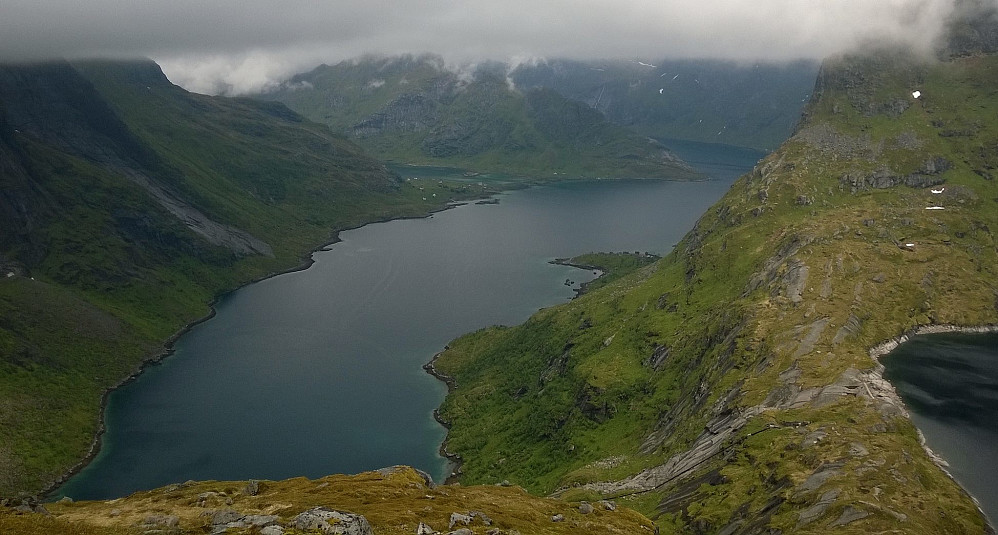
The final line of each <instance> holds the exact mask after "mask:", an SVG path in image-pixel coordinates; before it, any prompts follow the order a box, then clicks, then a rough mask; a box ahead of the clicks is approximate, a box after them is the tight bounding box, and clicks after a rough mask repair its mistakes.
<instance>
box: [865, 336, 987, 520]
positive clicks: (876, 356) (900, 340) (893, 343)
mask: <svg viewBox="0 0 998 535" xmlns="http://www.w3.org/2000/svg"><path fill="white" fill-rule="evenodd" d="M943 333H960V334H988V333H998V325H978V326H971V327H964V326H959V325H949V324H944V325H935V324H930V325H918V326H916V327H914V328H912V329H909V330H907V331H905V332H904V333H902V334H901V335H899V336H897V337H894V338H891V339H890V340H887V341H885V342H881V343H879V344H877V345H875V346H873V347H872V348H871V349H870V358H872V359H873V360H874V362H876V363H877V364H876V366H877V367H876V370H875V373H876V374H877V375H878V376H879V377H880V378H881V379H883V372H884V365H883V364H881V362H880V358H881V357H883V356H885V355H887V354H889V353H890V352H891V351H894V350H895V349H897V347H898V346H900V345H901V344H904V343H905V342H907V341H909V340H910V339H911V338H912V337H913V336H918V335H922V334H943ZM883 382H884V383H886V384H888V385H890V389H891V395H892V396H893V398H894V401H895V402H896V403H897V404H898V406H899V407H904V408H905V411H906V412H905V417H906V418H908V419H909V420H910V419H911V416H910V415H909V411H908V409H907V407H906V406H905V404H904V400H902V399H901V396H900V395H898V393H897V391H896V390H895V389H894V385H892V384H890V381H888V380H886V379H883ZM912 425H914V423H912ZM915 430H916V431H918V442H919V443H920V444H921V445H922V449H923V450H925V454H926V455H928V456H929V459H931V460H932V462H933V464H935V465H936V466H937V467H938V468H939V469H940V470H942V471H943V473H944V474H946V476H947V477H949V478H950V479H951V480H953V482H954V483H956V484H957V486H958V487H960V488H961V489H963V492H965V493H966V494H967V496H969V497H970V499H971V501H973V502H974V505H976V506H977V510H978V511H979V512H980V513H981V516H982V517H984V519H985V521H986V522H989V526H988V527H990V528H991V533H994V532H995V529H994V526H993V525H990V522H992V520H991V519H990V518H988V515H987V514H985V513H984V509H982V508H981V503H980V502H979V501H978V500H977V498H976V497H974V495H973V494H971V493H970V491H969V490H967V488H966V487H964V486H963V484H961V483H960V481H959V480H958V479H957V478H956V477H954V476H953V473H952V472H950V470H949V463H948V462H946V460H945V459H944V458H943V457H942V456H941V455H939V454H938V453H936V452H935V451H933V450H932V448H930V447H929V445H928V443H926V441H925V435H924V434H923V433H922V430H921V429H919V428H918V426H915Z"/></svg>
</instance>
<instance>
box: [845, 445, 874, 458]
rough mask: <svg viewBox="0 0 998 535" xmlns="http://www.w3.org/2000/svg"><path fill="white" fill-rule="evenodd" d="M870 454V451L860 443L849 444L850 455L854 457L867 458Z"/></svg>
mask: <svg viewBox="0 0 998 535" xmlns="http://www.w3.org/2000/svg"><path fill="white" fill-rule="evenodd" d="M869 454H870V450H868V449H866V447H865V446H863V445H862V444H860V443H859V442H853V443H851V444H849V455H852V456H853V457H866V456H867V455H869Z"/></svg>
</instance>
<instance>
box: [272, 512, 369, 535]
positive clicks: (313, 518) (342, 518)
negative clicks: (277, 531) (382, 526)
mask: <svg viewBox="0 0 998 535" xmlns="http://www.w3.org/2000/svg"><path fill="white" fill-rule="evenodd" d="M291 525H292V526H293V527H294V528H295V529H300V530H310V529H311V530H318V531H319V532H320V533H325V534H331V535H373V533H374V532H373V531H372V530H371V524H370V523H369V522H368V521H367V519H366V518H364V517H363V516H362V515H355V514H352V513H344V512H340V511H334V510H332V509H329V508H326V507H313V508H311V509H309V510H308V511H305V512H302V513H300V514H298V515H297V516H295V517H294V518H293V519H292V520H291Z"/></svg>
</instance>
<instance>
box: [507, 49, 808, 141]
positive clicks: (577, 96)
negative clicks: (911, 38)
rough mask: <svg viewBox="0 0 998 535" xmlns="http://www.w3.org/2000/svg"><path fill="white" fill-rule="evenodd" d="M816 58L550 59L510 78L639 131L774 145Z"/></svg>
mask: <svg viewBox="0 0 998 535" xmlns="http://www.w3.org/2000/svg"><path fill="white" fill-rule="evenodd" d="M817 71H818V64H817V63H815V62H811V61H796V62H788V63H751V64H741V63H735V62H726V61H718V60H660V61H653V62H652V63H645V62H641V61H624V60H604V61H573V60H560V59H555V60H545V61H539V62H533V63H523V64H520V65H518V66H517V67H516V68H514V69H512V71H511V72H510V74H509V77H510V79H511V80H512V81H513V82H514V83H515V84H516V87H517V88H520V89H521V90H523V91H529V90H531V89H534V88H546V89H552V90H554V91H557V92H558V93H559V94H561V95H564V96H565V97H568V98H570V99H572V100H576V101H579V102H582V103H584V104H585V105H587V106H589V107H591V108H593V109H595V110H598V111H599V112H601V113H602V114H603V115H605V116H606V118H607V119H608V120H609V121H610V122H612V123H614V124H618V125H621V126H625V127H628V128H629V129H631V130H633V131H635V132H638V133H640V134H643V135H646V136H649V137H652V138H655V139H660V140H663V141H665V142H666V143H667V139H670V138H671V139H686V140H691V141H700V142H705V143H723V144H727V145H737V146H741V147H750V148H754V149H759V150H767V151H768V150H772V149H774V148H776V147H777V146H779V145H780V143H782V142H783V141H784V140H786V139H787V138H788V137H790V135H791V134H792V133H793V129H794V126H795V125H796V124H797V120H798V119H799V118H800V112H801V110H802V109H803V107H804V105H805V104H806V103H807V101H808V98H809V97H810V95H811V89H812V88H813V85H814V77H815V75H816V74H817Z"/></svg>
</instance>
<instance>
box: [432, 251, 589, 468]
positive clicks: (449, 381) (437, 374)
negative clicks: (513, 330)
mask: <svg viewBox="0 0 998 535" xmlns="http://www.w3.org/2000/svg"><path fill="white" fill-rule="evenodd" d="M569 260H571V258H556V259H554V260H551V261H549V262H548V263H549V264H555V265H562V266H569V267H574V268H577V269H584V270H589V269H593V270H596V271H599V273H600V274H599V276H597V277H596V279H598V278H599V277H602V276H603V275H605V274H606V272H605V271H603V270H601V269H599V268H598V267H595V266H584V265H580V264H570V263H568V261H569ZM596 279H593V280H596ZM590 282H592V281H590ZM587 284H589V283H581V284H580V288H575V289H573V291H574V292H575V297H572V299H576V298H578V297H579V296H580V295H582V293H583V292H584V291H585V286H586V285H587ZM542 310H543V309H542ZM448 349H450V346H449V345H448V346H444V349H443V351H438V352H437V353H435V354H434V355H433V357H432V358H431V359H430V361H429V362H427V363H426V364H423V371H425V372H426V373H427V374H429V375H430V376H432V377H433V378H434V379H436V380H438V381H440V382H442V383H444V384H445V385H447V395H450V393H451V392H453V391H454V390H457V380H456V379H454V377H452V376H450V375H447V374H446V373H442V372H441V371H440V370H438V369H437V367H436V362H437V359H439V358H440V355H442V354H443V352H444V351H447V350H448ZM433 419H434V420H436V421H437V423H438V424H440V425H441V426H442V427H443V428H444V429H446V430H447V435H449V434H450V428H451V423H450V422H448V421H447V420H445V419H444V418H443V417H442V416H440V407H437V408H435V409H433ZM447 435H445V436H444V440H443V441H442V442H441V443H440V448H439V449H438V450H437V451H438V452H439V453H440V456H441V457H444V458H445V459H447V461H448V463H449V464H448V471H449V472H450V473H449V474H448V475H447V477H445V478H444V481H443V484H444V485H450V484H452V483H459V482H460V478H461V474H462V472H461V465H462V464H464V459H462V458H461V456H460V455H458V454H457V453H453V452H451V451H448V450H447Z"/></svg>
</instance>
